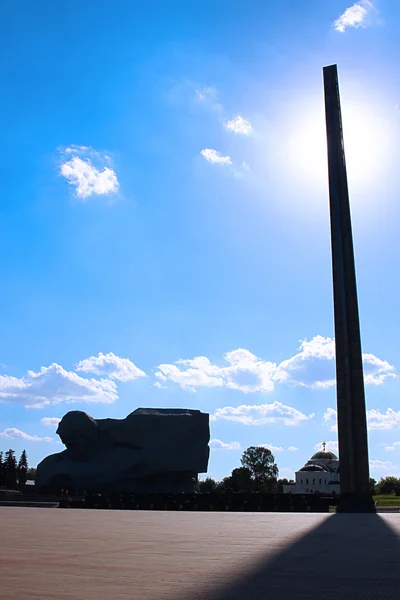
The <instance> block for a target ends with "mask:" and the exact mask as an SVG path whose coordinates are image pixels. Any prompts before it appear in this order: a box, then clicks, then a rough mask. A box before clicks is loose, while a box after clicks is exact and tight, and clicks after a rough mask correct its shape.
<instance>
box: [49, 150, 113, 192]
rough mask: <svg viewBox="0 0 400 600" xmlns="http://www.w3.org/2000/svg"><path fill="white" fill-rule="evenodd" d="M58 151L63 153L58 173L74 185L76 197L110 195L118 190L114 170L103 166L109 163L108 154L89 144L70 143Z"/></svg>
mask: <svg viewBox="0 0 400 600" xmlns="http://www.w3.org/2000/svg"><path fill="white" fill-rule="evenodd" d="M60 152H61V153H62V154H63V159H62V161H61V164H60V175H62V176H63V177H65V179H66V180H67V181H68V183H69V184H70V185H73V186H75V194H76V196H77V197H78V198H81V199H82V200H85V199H86V198H88V197H89V196H93V195H97V196H102V195H110V194H115V193H116V192H117V191H118V188H119V182H118V179H117V175H116V173H115V171H114V170H113V169H111V168H110V167H109V166H104V163H110V161H111V159H110V157H109V156H107V155H106V154H102V153H100V152H98V151H97V150H94V149H93V148H90V147H89V146H75V145H72V146H69V147H68V148H65V149H64V150H60ZM78 155H79V156H78ZM93 161H94V162H95V163H97V166H96V164H94V163H93Z"/></svg>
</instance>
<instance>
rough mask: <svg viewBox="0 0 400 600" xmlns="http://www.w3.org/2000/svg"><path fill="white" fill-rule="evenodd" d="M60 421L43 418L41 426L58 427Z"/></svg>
mask: <svg viewBox="0 0 400 600" xmlns="http://www.w3.org/2000/svg"><path fill="white" fill-rule="evenodd" d="M60 421H61V419H59V418H58V417H43V419H40V422H41V424H42V425H44V426H45V427H57V425H58V424H59V422H60Z"/></svg>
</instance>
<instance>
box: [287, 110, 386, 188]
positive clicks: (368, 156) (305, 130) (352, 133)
mask: <svg viewBox="0 0 400 600" xmlns="http://www.w3.org/2000/svg"><path fill="white" fill-rule="evenodd" d="M342 118H343V135H344V146H345V154H346V165H347V174H348V180H349V185H350V186H351V187H352V188H353V189H354V188H364V187H365V186H368V187H369V186H373V185H374V184H376V183H378V181H379V178H380V177H381V176H382V175H383V173H384V172H385V170H387V167H388V162H389V161H390V157H391V155H392V146H393V144H392V133H391V129H390V127H389V124H388V122H385V121H384V120H383V119H382V118H378V117H377V116H376V114H374V113H373V111H372V110H368V108H366V107H363V106H361V105H357V104H347V105H346V106H345V108H343V107H342ZM289 154H290V161H291V165H292V168H293V169H294V170H295V171H296V176H300V177H301V178H304V179H307V180H308V181H314V182H315V183H317V182H318V183H320V182H321V181H322V180H324V181H326V182H327V177H328V175H327V173H328V168H327V149H326V130H325V116H324V113H323V112H322V111H321V110H318V111H315V112H314V113H313V114H311V115H310V116H309V117H308V119H306V120H305V121H304V122H303V123H302V125H301V127H299V129H298V130H297V131H295V133H294V135H293V136H290V140H289Z"/></svg>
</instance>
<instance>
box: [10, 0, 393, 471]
mask: <svg viewBox="0 0 400 600" xmlns="http://www.w3.org/2000/svg"><path fill="white" fill-rule="evenodd" d="M1 10H2V15H1V19H0V45H1V52H0V69H1V78H2V82H3V94H2V95H1V97H0V120H1V131H2V140H3V142H2V145H1V148H0V153H1V160H0V165H1V166H0V169H1V180H2V188H3V193H2V198H3V202H2V210H1V217H0V227H1V242H0V243H1V252H0V270H1V279H2V282H3V292H2V295H1V300H0V306H1V310H0V331H1V337H0V344H1V347H0V350H1V351H0V363H1V370H0V401H1V409H0V410H1V412H0V447H1V448H2V449H3V450H6V449H8V448H9V447H12V448H14V449H15V450H16V452H17V453H20V452H21V450H22V449H23V448H26V450H27V453H28V457H29V460H30V463H31V464H32V465H35V464H36V463H37V462H38V461H40V460H41V459H42V458H43V457H44V456H46V455H47V454H50V453H53V452H58V451H60V450H61V449H62V447H61V446H60V445H59V444H58V443H57V436H56V435H55V423H56V420H57V418H60V417H61V416H62V415H63V414H65V412H67V411H68V410H71V409H80V410H85V411H87V412H88V413H89V414H91V415H92V416H94V417H95V418H103V417H124V416H126V415H127V414H128V413H129V412H131V411H132V410H134V409H135V408H137V407H140V406H148V407H188V408H198V409H201V410H203V411H207V412H209V413H210V415H212V417H211V419H212V420H211V437H212V440H213V441H212V444H211V445H212V453H211V460H210V467H209V474H210V475H211V476H213V477H216V478H222V477H223V476H225V475H227V474H229V472H230V471H231V470H232V469H233V468H235V467H236V466H238V465H239V463H240V455H241V451H243V450H244V449H245V448H246V447H248V446H249V445H259V444H266V445H269V446H270V447H271V448H272V450H273V451H274V454H275V456H276V459H277V462H278V465H279V467H280V471H281V476H282V477H285V476H286V477H288V476H291V475H292V474H293V471H294V470H296V469H297V468H299V467H300V466H302V464H303V463H304V462H305V461H306V460H307V459H308V458H309V456H310V455H311V454H312V453H313V450H314V447H315V446H316V445H318V444H320V443H321V442H322V441H327V442H328V447H332V448H335V443H336V431H335V412H334V408H335V386H334V345H333V340H332V336H333V309H332V289H331V265H330V240H329V213H328V192H327V171H326V149H325V141H324V108H323V89H322V67H323V66H325V65H328V64H332V63H337V64H338V66H339V76H340V85H341V94H342V108H343V120H344V134H345V144H346V152H347V162H348V175H349V185H350V193H351V202H352V213H353V227H354V238H355V249H356V261H357V274H358V284H359V300H360V314H361V326H362V341H363V351H364V352H365V357H364V364H365V373H366V394H367V404H368V411H369V412H368V418H369V437H370V458H371V472H372V474H373V475H374V476H375V477H376V478H380V477H381V476H384V475H387V474H399V473H400V402H399V391H400V381H399V379H398V372H399V364H400V350H399V345H398V333H397V327H396V325H397V322H398V306H399V293H400V288H399V284H398V281H397V279H398V278H397V273H398V272H399V267H400V264H399V263H400V259H399V256H400V253H399V241H398V222H399V217H400V215H399V208H398V189H399V186H400V177H399V173H398V169H397V165H398V159H399V150H398V139H399V133H400V83H399V82H400V77H399V74H400V73H399V64H400V63H399V50H398V28H399V25H400V5H398V3H397V2H395V1H393V0H375V1H374V2H372V1H371V2H368V1H360V2H358V3H355V4H354V3H353V4H352V3H351V0H350V1H342V0H301V1H300V0H287V1H286V2H281V1H280V0H270V1H269V2H262V1H261V0H260V1H258V0H257V1H256V0H250V1H249V0H247V1H246V2H244V1H241V0H238V1H236V2H231V1H230V2H228V1H225V0H219V1H217V2H215V1H213V2H211V1H208V0H205V1H203V2H202V3H201V4H198V3H186V2H185V3H183V2H178V1H173V2H168V3H166V2H152V1H150V2H146V3H144V4H141V3H140V5H138V3H132V2H128V1H122V0H119V1H117V2H115V1H114V2H109V1H108V0H105V1H104V2H101V3H98V2H92V1H87V2H84V3H82V2H77V1H75V0H71V1H70V2H68V3H59V2H57V3H54V2H49V1H43V0H39V1H38V2H36V3H34V4H33V3H31V2H28V1H26V0H23V1H22V2H20V3H18V5H16V4H15V3H7V4H6V5H4V6H3V7H2V9H1Z"/></svg>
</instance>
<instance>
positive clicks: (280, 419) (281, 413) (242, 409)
mask: <svg viewBox="0 0 400 600" xmlns="http://www.w3.org/2000/svg"><path fill="white" fill-rule="evenodd" d="M313 416H314V415H313V414H311V415H308V416H307V415H305V414H303V413H302V412H300V411H299V410H297V409H296V408H293V407H292V406H285V405H284V404H281V403H280V402H273V403H272V404H259V405H255V406H249V405H246V404H243V405H241V406H236V407H233V406H225V407H224V408H217V410H216V411H215V413H214V414H213V415H212V417H213V419H212V420H213V421H217V420H225V421H234V422H236V423H242V424H243V425H267V424H270V423H281V424H282V425H288V426H293V425H298V424H299V423H301V422H302V421H307V420H308V419H311V418H312V417H313Z"/></svg>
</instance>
